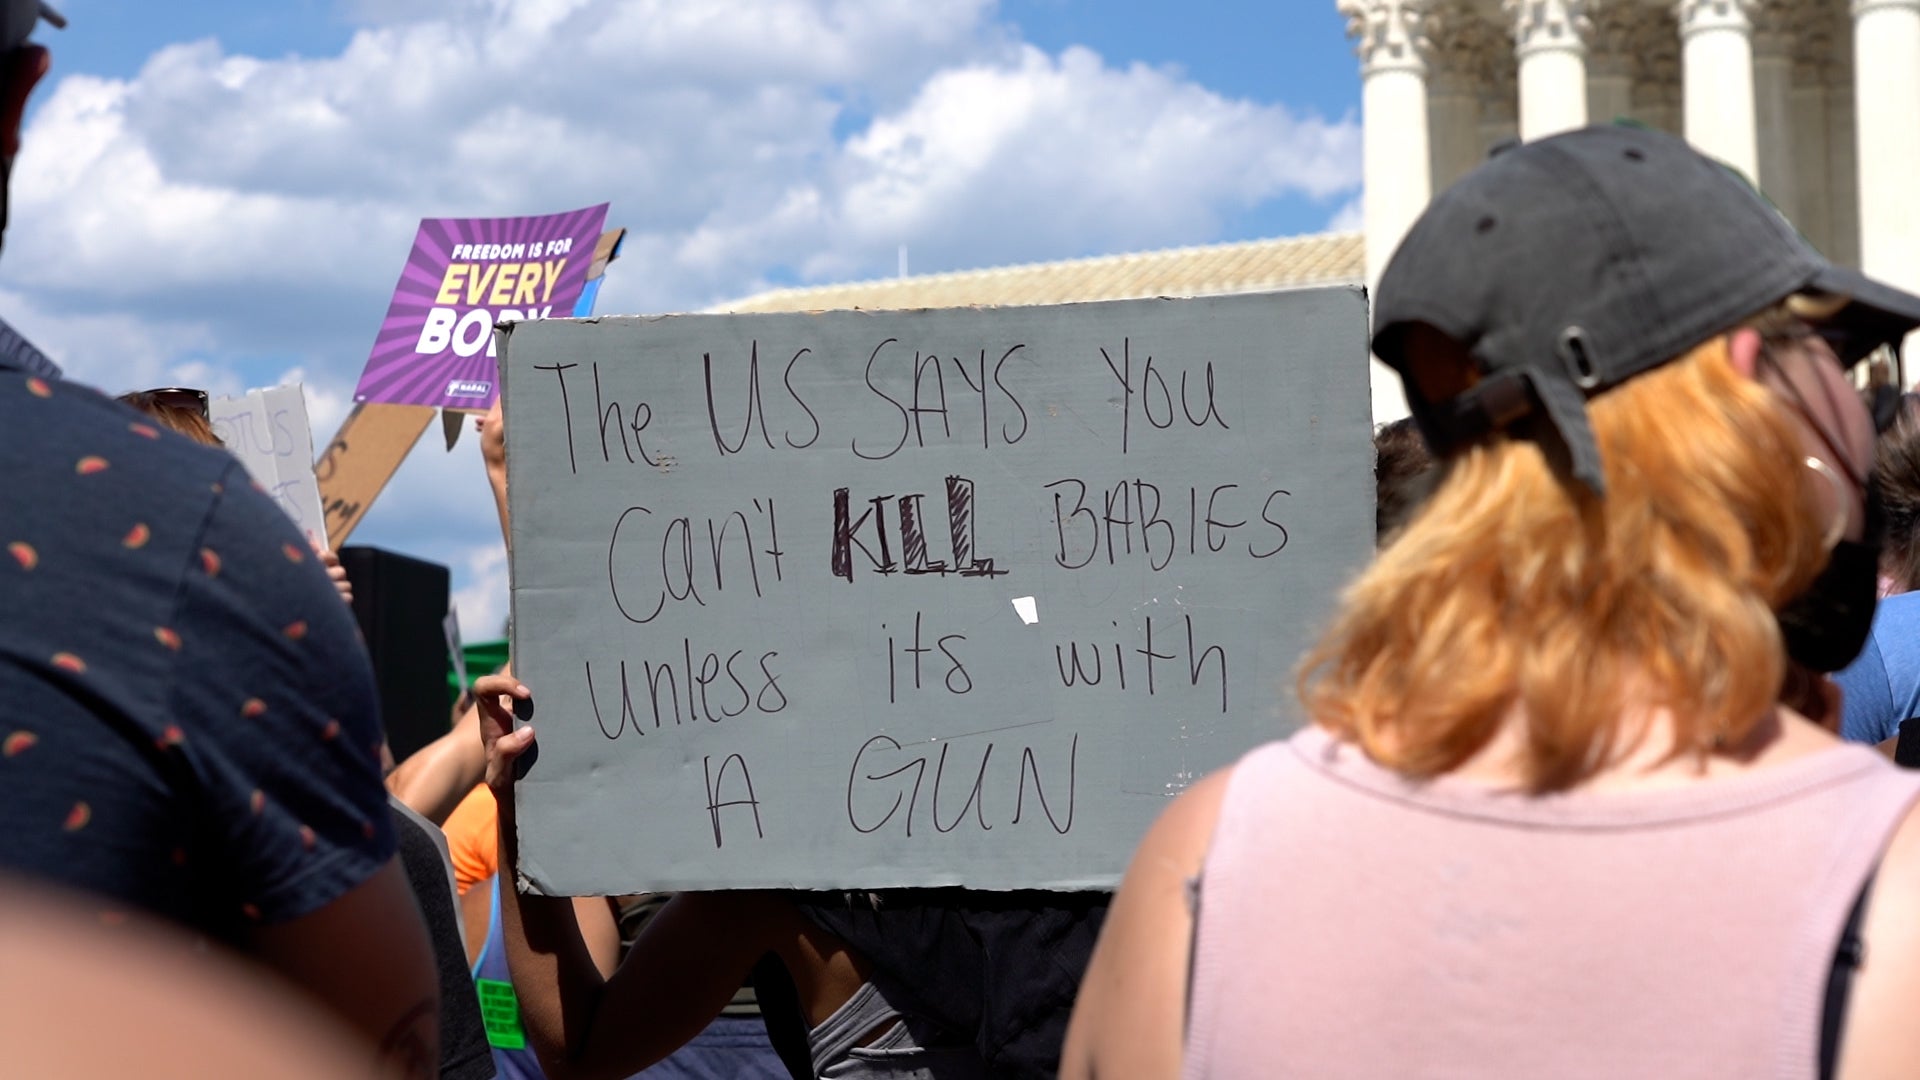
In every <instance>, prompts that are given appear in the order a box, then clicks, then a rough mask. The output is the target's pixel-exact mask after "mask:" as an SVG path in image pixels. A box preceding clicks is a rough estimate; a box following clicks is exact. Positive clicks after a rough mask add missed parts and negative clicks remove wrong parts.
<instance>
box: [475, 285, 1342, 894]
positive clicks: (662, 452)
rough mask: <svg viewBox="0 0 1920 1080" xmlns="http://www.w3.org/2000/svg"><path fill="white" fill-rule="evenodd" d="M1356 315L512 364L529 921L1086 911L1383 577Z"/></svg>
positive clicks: (942, 322)
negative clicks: (1044, 908) (588, 908)
mask: <svg viewBox="0 0 1920 1080" xmlns="http://www.w3.org/2000/svg"><path fill="white" fill-rule="evenodd" d="M1366 318H1367V313H1366V301H1365V297H1364V294H1363V293H1361V292H1360V290H1358V289H1354V288H1344V287H1342V288H1329V289H1314V290H1302V291H1297V292H1285V293H1271V294H1260V295H1247V296H1235V297H1215V298H1203V299H1191V300H1140V301H1120V302H1111V303H1097V304H1076V305H1068V306H1062V307H1033V308H994V309H954V310H938V311H913V312H885V313H862V312H827V313H815V314H777V315H679V316H665V317H657V318H602V319H587V320H559V319H555V320H542V321H538V322H525V323H519V324H515V325H512V326H510V327H502V328H501V329H500V330H499V331H498V333H499V335H500V340H501V348H500V357H501V368H502V372H503V374H502V380H503V383H504V385H505V388H506V389H505V394H506V415H507V442H508V470H509V474H508V490H509V492H510V499H511V510H512V530H513V545H512V570H513V657H514V664H515V670H516V672H517V673H518V674H519V675H520V677H521V678H522V679H523V680H524V681H526V683H527V684H528V686H530V687H531V688H532V689H533V692H534V701H535V705H536V708H535V714H534V718H533V722H534V724H535V725H536V727H538V729H539V740H538V743H539V756H538V760H537V761H535V762H534V763H533V764H532V766H531V767H530V768H529V770H528V772H527V775H526V777H525V779H524V780H523V781H522V782H521V783H520V785H519V796H518V798H519V807H520V818H519V821H520V836H521V845H520V852H521V859H522V867H521V869H522V872H523V873H524V875H525V876H526V878H527V879H528V880H529V881H530V882H531V884H532V885H533V887H535V888H538V889H539V890H541V891H543V892H548V893H563V894H594V893H627V892H639V891H650V890H668V889H706V888H735V887H742V888H744V887H777V886H796V887H802V888H881V887H893V886H934V885H951V884H964V885H968V886H972V887H975V888H985V889H1008V888H1053V889H1078V888H1096V887H1110V886H1112V885H1113V884H1114V883H1115V882H1116V881H1117V880H1118V879H1119V876H1120V874H1121V872H1122V871H1123V870H1124V869H1125V866H1126V860H1127V858H1128V855H1129V854H1130V852H1131V851H1132V849H1133V847H1134V845H1135V844H1136V843H1137V842H1138V841H1139V839H1140V837H1141V835H1142V833H1143V832H1144V831H1145V830H1146V828H1147V826H1148V825H1149V824H1151V822H1152V821H1153V819H1154V818H1155V816H1157V815H1158V814H1159V813H1160V812H1161V811H1162V810H1164V809H1165V808H1166V806H1167V804H1168V801H1169V800H1170V799H1171V798H1172V797H1173V796H1175V795H1177V794H1179V793H1180V792H1181V791H1182V790H1184V789H1185V788H1186V787H1187V786H1188V785H1190V784H1191V783H1192V782H1193V781H1194V780H1195V779H1197V778H1198V777H1200V776H1202V775H1204V774H1205V773H1207V772H1208V771H1209V770H1212V769H1215V768H1218V767H1219V766H1221V765H1223V764H1226V763H1228V762H1231V761H1232V760H1233V759H1234V758H1236V757H1237V756H1238V755H1240V754H1241V753H1243V752H1245V751H1246V750H1248V749H1249V748H1251V747H1253V746H1255V745H1258V744H1259V743H1261V742H1263V741H1266V740H1270V739H1273V738H1276V737H1279V736H1283V735H1285V734H1286V733H1287V732H1288V731H1290V730H1291V729H1292V727H1293V726H1295V724H1296V723H1297V720H1296V718H1295V711H1296V709H1295V705H1294V703H1293V702H1294V698H1293V692H1292V682H1293V669H1294V666H1295V663H1296V660H1297V659H1298V657H1299V655H1300V654H1301V653H1302V651H1304V649H1305V647H1306V646H1307V645H1308V644H1310V642H1311V641H1312V640H1313V638H1314V637H1315V636H1316V634H1317V633H1318V631H1319V629H1320V628H1321V626H1322V625H1323V624H1324V622H1325V619H1326V617H1327V616H1328V614H1329V612H1330V611H1331V609H1332V607H1333V604H1334V601H1335V597H1336V594H1337V592H1338V590H1339V589H1340V588H1341V587H1342V585H1343V584H1344V583H1345V582H1346V581H1347V580H1348V579H1349V578H1350V577H1351V576H1352V574H1353V573H1354V571H1355V570H1357V569H1358V568H1359V567H1360V566H1361V565H1362V564H1363V563H1364V562H1365V561H1366V560H1367V559H1368V558H1369V557H1370V556H1371V554H1372V551H1373V502H1374V496H1373V475H1372V461H1373V457H1372V447H1371V441H1370V440H1371V422H1370V416H1369V410H1368V404H1369V398H1368V385H1367V342H1366Z"/></svg>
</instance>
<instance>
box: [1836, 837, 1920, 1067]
mask: <svg viewBox="0 0 1920 1080" xmlns="http://www.w3.org/2000/svg"><path fill="white" fill-rule="evenodd" d="M1861 936H1862V938H1863V939H1864V942H1865V945H1866V949H1865V955H1864V957H1863V958H1862V961H1861V964H1860V968H1859V972H1858V974H1857V975H1856V976H1855V979H1854V985H1853V993H1852V995H1851V998H1850V1000H1849V1003H1848V1008H1847V1021H1846V1026H1845V1028H1844V1032H1845V1033H1844V1035H1843V1036H1842V1038H1843V1042H1842V1043H1841V1047H1840V1069H1839V1074H1840V1075H1841V1076H1843V1077H1846V1078H1848V1080H1863V1078H1866V1080H1874V1078H1880V1077H1886V1078H1889V1080H1891V1078H1893V1077H1911V1076H1916V1075H1920V1025H1916V1024H1914V1023H1913V1002H1914V1001H1916V1000H1920V806H1917V807H1915V808H1912V809H1909V810H1908V812H1907V816H1906V819H1905V820H1904V821H1903V822H1902V823H1901V824H1900V827H1899V828H1898V829H1897V830H1896V831H1895V832H1894V835H1893V839H1892V841H1891V842H1890V843H1889V844H1888V845H1887V850H1886V854H1885V855H1884V856H1883V857H1882V859H1881V861H1880V868H1879V871H1878V873H1877V875H1876V876H1875V878H1874V883H1873V892H1872V894H1871V896H1870V898H1869V900H1868V903H1867V910H1866V918H1865V921H1864V923H1863V925H1862V927H1861Z"/></svg>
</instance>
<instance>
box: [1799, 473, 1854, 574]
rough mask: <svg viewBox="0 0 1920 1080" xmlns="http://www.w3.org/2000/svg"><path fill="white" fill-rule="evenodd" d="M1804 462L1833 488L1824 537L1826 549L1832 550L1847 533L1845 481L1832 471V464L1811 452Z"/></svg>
mask: <svg viewBox="0 0 1920 1080" xmlns="http://www.w3.org/2000/svg"><path fill="white" fill-rule="evenodd" d="M1805 464H1806V466H1807V468H1809V469H1812V470H1813V471H1814V472H1815V473H1816V474H1818V475H1820V476H1822V477H1825V478H1826V481H1827V483H1828V485H1829V486H1831V487H1832V488H1833V505H1834V514H1833V522H1832V524H1830V525H1828V526H1827V535H1826V537H1825V539H1824V544H1825V547H1826V549H1827V550H1828V551H1832V550H1833V549H1834V548H1835V547H1838V546H1839V544H1840V541H1841V540H1842V539H1844V538H1845V537H1846V535H1847V482H1846V481H1845V480H1842V479H1840V474H1839V473H1837V472H1835V471H1833V466H1831V465H1829V464H1827V463H1826V462H1824V461H1822V460H1820V459H1819V458H1817V457H1815V456H1814V455H1812V454H1808V455H1807V457H1806V461H1805Z"/></svg>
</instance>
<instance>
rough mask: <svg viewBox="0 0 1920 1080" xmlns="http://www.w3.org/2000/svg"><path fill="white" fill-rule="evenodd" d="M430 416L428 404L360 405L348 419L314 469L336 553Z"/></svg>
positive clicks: (356, 406)
mask: <svg viewBox="0 0 1920 1080" xmlns="http://www.w3.org/2000/svg"><path fill="white" fill-rule="evenodd" d="M435 411H436V410H435V409H434V408H433V407H432V406H430V405H381V404H371V403H363V404H359V405H355V406H354V407H353V411H352V412H350V413H348V414H347V418H346V420H345V421H344V422H342V423H341V425H340V430H339V431H337V432H335V433H334V436H333V438H332V439H330V440H328V442H327V448H326V449H325V450H323V451H321V452H320V460H319V461H316V462H314V465H313V475H314V478H315V479H317V480H318V481H319V482H320V506H321V509H322V511H323V512H324V514H325V516H326V523H327V546H329V547H331V548H334V549H336V550H337V549H338V548H339V547H340V545H341V544H344V543H346V541H347V537H348V536H349V535H351V534H352V533H353V530H354V527H355V526H357V525H359V524H360V519H361V518H363V517H365V516H366V513H367V508H368V507H370V506H372V505H373V500H374V499H375V498H377V497H378V496H379V494H380V492H381V490H382V489H384V488H385V487H386V486H387V481H389V480H391V479H393V474H394V473H395V472H398V471H399V469H400V463H401V462H402V461H405V460H406V458H407V453H408V451H410V450H412V449H413V444H414V443H416V442H418V441H419V440H420V434H421V432H424V431H426V430H427V425H428V424H431V423H432V422H433V414H434V412H435Z"/></svg>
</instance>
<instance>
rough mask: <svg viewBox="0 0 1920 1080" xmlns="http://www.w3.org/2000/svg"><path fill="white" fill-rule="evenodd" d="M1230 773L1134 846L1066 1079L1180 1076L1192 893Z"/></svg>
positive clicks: (1075, 1025)
mask: <svg viewBox="0 0 1920 1080" xmlns="http://www.w3.org/2000/svg"><path fill="white" fill-rule="evenodd" d="M1232 776H1233V769H1232V768H1230V767H1229V768H1225V769H1220V770H1218V771H1217V772H1214V773H1211V774H1209V775H1208V776H1207V777H1206V779H1204V780H1202V781H1200V782H1199V783H1198V784H1195V785H1194V786H1193V787H1192V788H1190V789H1189V790H1188V791H1187V792H1186V794H1184V795H1182V796H1181V797H1180V798H1178V799H1176V800H1175V801H1174V803H1173V805H1171V806H1169V807H1167V809H1166V811H1165V812H1164V813H1162V814H1161V815H1160V819H1159V820H1158V821H1156V822H1154V825H1153V828H1152V829H1150V830H1148V832H1147V835H1146V837H1145V838H1144V839H1143V840H1141V842H1140V846H1139V848H1138V849H1136V850H1135V852H1134V855H1133V861H1132V863H1131V864H1130V865H1129V866H1128V867H1127V873H1126V877H1125V878H1124V879H1123V880H1122V881H1121V883H1120V891H1119V892H1117V893H1116V894H1115V895H1114V899H1113V906H1112V908H1111V909H1109V911H1108V913H1107V921H1106V925H1105V926H1104V927H1103V928H1102V929H1101V932H1100V944H1099V946H1098V947H1096V948H1095V949H1094V953H1093V961H1092V962H1091V963H1090V964H1089V965H1088V967H1087V975H1086V979H1085V980H1084V981H1083V982H1082V984H1081V988H1080V997H1079V1000H1078V1001H1077V1002H1076V1004H1075V1006H1074V1012H1073V1022H1072V1024H1071V1026H1070V1027H1069V1028H1068V1031H1067V1044H1066V1048H1065V1052H1064V1054H1063V1058H1062V1062H1061V1070H1060V1075H1061V1076H1063V1077H1092V1076H1096V1075H1105V1076H1118V1075H1123V1074H1124V1075H1126V1076H1137V1077H1156V1076H1167V1077H1170V1076H1177V1075H1179V1072H1180V1051H1181V1043H1182V1040H1183V1037H1184V1034H1185V1029H1186V1015H1185V1012H1186V1004H1185V1003H1186V996H1187V970H1188V966H1189V959H1190V953H1191V946H1192V941H1193V914H1192V909H1191V907H1190V906H1189V903H1188V896H1189V891H1190V889H1191V887H1192V886H1191V883H1192V882H1193V880H1194V878H1195V877H1196V876H1197V875H1198V874H1199V873H1200V868H1201V866H1202V865H1203V864H1204V863H1205V862H1206V857H1207V847H1208V845H1209V843H1210V842H1211V841H1212V838H1213V829H1214V825H1215V823H1217V822H1218V821H1219V819H1220V807H1221V803H1222V801H1223V800H1224V799H1225V797H1226V792H1227V786H1228V784H1229V783H1230V782H1231V780H1232Z"/></svg>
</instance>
